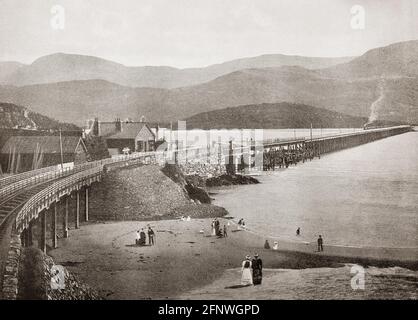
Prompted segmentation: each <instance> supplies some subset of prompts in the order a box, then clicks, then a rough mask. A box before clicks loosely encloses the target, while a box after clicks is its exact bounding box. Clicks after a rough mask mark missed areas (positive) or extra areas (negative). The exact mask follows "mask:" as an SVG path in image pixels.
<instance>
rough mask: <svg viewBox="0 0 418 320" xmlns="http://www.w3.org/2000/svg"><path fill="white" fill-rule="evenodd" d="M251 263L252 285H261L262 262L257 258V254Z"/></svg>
mask: <svg viewBox="0 0 418 320" xmlns="http://www.w3.org/2000/svg"><path fill="white" fill-rule="evenodd" d="M251 263H252V268H253V283H254V285H257V284H261V281H262V279H263V261H261V259H260V258H259V257H258V254H257V253H256V254H255V255H254V259H253V261H251Z"/></svg>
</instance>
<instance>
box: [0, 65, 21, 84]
mask: <svg viewBox="0 0 418 320" xmlns="http://www.w3.org/2000/svg"><path fill="white" fill-rule="evenodd" d="M23 66H24V64H22V63H19V62H15V61H4V62H0V83H6V82H7V81H8V79H9V77H11V76H12V75H13V74H14V73H15V72H17V70H18V69H20V68H21V67H23Z"/></svg>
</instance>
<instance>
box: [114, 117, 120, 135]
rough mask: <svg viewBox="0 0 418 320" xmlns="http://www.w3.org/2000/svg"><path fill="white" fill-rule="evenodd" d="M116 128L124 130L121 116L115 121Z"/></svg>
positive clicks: (118, 130) (117, 130)
mask: <svg viewBox="0 0 418 320" xmlns="http://www.w3.org/2000/svg"><path fill="white" fill-rule="evenodd" d="M115 129H116V132H122V120H121V119H120V118H117V119H116V121H115Z"/></svg>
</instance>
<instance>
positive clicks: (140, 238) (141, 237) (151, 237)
mask: <svg viewBox="0 0 418 320" xmlns="http://www.w3.org/2000/svg"><path fill="white" fill-rule="evenodd" d="M146 243H147V239H146V234H145V231H144V228H141V230H138V231H137V232H136V239H135V244H136V245H137V246H145V245H146ZM154 244H155V232H154V230H152V228H151V226H148V245H150V246H153V245H154Z"/></svg>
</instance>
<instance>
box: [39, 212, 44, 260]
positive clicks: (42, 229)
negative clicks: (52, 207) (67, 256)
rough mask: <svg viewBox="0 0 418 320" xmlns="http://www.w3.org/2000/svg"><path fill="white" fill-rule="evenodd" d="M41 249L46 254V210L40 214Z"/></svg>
mask: <svg viewBox="0 0 418 320" xmlns="http://www.w3.org/2000/svg"><path fill="white" fill-rule="evenodd" d="M40 224H41V225H40V229H41V230H40V234H39V249H40V250H41V251H42V252H43V253H46V210H44V211H42V212H41V213H40Z"/></svg>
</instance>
